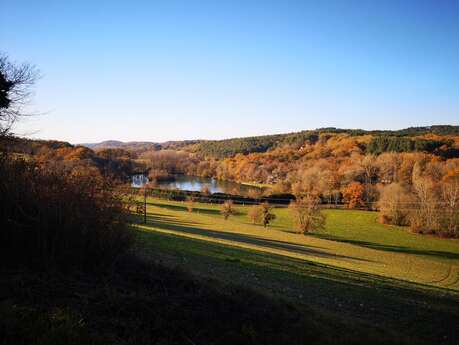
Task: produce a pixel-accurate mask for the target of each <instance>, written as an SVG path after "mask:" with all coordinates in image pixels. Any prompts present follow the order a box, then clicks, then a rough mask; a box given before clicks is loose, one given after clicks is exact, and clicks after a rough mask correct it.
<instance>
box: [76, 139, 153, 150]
mask: <svg viewBox="0 0 459 345" xmlns="http://www.w3.org/2000/svg"><path fill="white" fill-rule="evenodd" d="M80 145H81V146H86V147H88V148H90V149H92V150H103V149H125V150H130V149H134V150H137V149H142V148H144V149H145V148H148V149H160V146H159V144H158V143H154V142H150V141H129V142H123V141H119V140H106V141H102V142H100V143H85V144H80Z"/></svg>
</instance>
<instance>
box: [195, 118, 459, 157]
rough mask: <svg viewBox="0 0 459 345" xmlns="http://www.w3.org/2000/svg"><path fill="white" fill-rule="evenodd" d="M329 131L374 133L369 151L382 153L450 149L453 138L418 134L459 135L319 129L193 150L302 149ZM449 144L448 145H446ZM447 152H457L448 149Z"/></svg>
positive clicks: (435, 130)
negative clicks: (288, 147) (287, 146)
mask: <svg viewBox="0 0 459 345" xmlns="http://www.w3.org/2000/svg"><path fill="white" fill-rule="evenodd" d="M327 134H347V135H349V136H364V135H371V136H373V139H372V140H371V141H370V143H369V144H368V147H367V152H368V153H372V154H380V153H382V152H430V153H438V152H439V151H438V149H439V148H440V147H443V148H444V149H448V148H451V145H452V143H451V141H450V140H449V139H447V138H442V139H441V140H432V139H423V138H419V136H423V135H424V136H425V135H436V136H459V126H449V125H439V126H429V127H410V128H406V129H401V130H395V131H390V130H375V131H366V130H362V129H340V128H334V127H329V128H319V129H316V130H306V131H301V132H296V133H288V134H275V135H264V136H256V137H246V138H234V139H225V140H211V141H204V142H201V143H200V144H198V145H197V147H194V150H195V151H197V152H199V153H201V154H203V155H205V156H209V157H217V158H226V157H232V156H235V155H237V154H248V153H256V152H258V153H260V152H266V151H269V150H271V149H274V148H278V147H282V146H286V145H289V146H293V147H296V148H300V147H302V146H303V145H305V144H315V143H316V142H318V141H319V139H320V138H324V139H325V140H326V138H327ZM445 145H446V146H445ZM448 152H449V153H448V155H449V156H451V157H453V156H456V155H457V152H455V151H451V150H450V151H448Z"/></svg>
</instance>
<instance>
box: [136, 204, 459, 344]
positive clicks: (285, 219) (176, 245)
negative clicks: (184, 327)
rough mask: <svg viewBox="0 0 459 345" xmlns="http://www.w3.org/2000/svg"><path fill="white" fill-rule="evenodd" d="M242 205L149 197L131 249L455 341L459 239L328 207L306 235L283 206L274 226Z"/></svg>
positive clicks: (414, 333)
mask: <svg viewBox="0 0 459 345" xmlns="http://www.w3.org/2000/svg"><path fill="white" fill-rule="evenodd" d="M236 209H237V215H235V216H231V217H229V219H228V220H227V221H225V220H224V219H223V217H222V215H221V214H220V211H219V206H218V205H211V204H199V203H197V204H195V205H194V209H193V211H192V212H189V211H188V210H187V207H186V204H184V203H182V202H173V201H165V200H159V199H149V200H148V207H147V211H148V219H147V224H145V225H144V224H140V223H139V224H136V225H135V228H136V229H137V230H138V231H137V232H138V236H137V241H136V245H135V251H136V252H137V254H139V255H140V256H141V257H144V258H147V259H150V260H154V261H155V262H159V263H161V264H163V265H166V266H170V267H179V268H181V269H184V270H187V271H191V272H192V273H193V274H195V275H197V276H200V277H203V278H208V279H216V280H218V281H220V282H222V283H223V284H228V285H233V284H237V285H240V286H243V287H247V288H250V289H254V290H256V291H257V292H261V293H264V294H268V295H272V296H276V297H279V298H282V299H286V300H289V301H292V302H294V303H297V304H301V305H307V306H308V307H311V308H313V309H314V310H318V311H320V312H325V313H330V314H334V315H340V317H343V316H344V317H345V318H348V319H350V320H360V321H366V322H371V323H372V324H378V325H379V326H381V327H383V329H385V330H387V331H389V330H390V332H395V333H396V334H397V333H399V332H400V334H404V335H406V336H408V337H415V339H417V341H419V343H422V342H423V341H427V342H434V343H450V342H452V343H454V341H453V339H454V337H457V336H458V334H457V327H456V325H457V319H458V317H459V273H458V272H459V241H457V240H453V239H441V238H437V237H432V236H425V235H419V234H413V233H410V232H409V231H408V230H407V228H403V227H396V226H388V225H382V224H379V223H378V222H377V217H378V213H376V212H369V211H355V210H352V211H351V210H331V209H330V210H325V211H324V212H325V214H326V216H327V222H326V227H325V229H323V230H321V231H318V232H315V233H312V234H309V235H302V234H297V233H295V230H294V226H293V222H292V218H291V216H290V213H289V210H288V209H286V208H277V209H275V210H274V213H275V214H276V216H277V217H276V220H275V221H274V222H273V223H272V225H270V226H269V227H268V228H263V227H262V226H260V225H254V224H252V223H251V222H250V220H249V218H248V217H247V212H248V206H236ZM433 314H435V315H436V317H435V318H432V315H433Z"/></svg>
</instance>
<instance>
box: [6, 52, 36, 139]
mask: <svg viewBox="0 0 459 345" xmlns="http://www.w3.org/2000/svg"><path fill="white" fill-rule="evenodd" d="M37 78H38V71H37V69H36V68H35V66H33V65H30V64H28V63H23V64H17V63H13V62H11V61H10V60H9V59H8V57H7V56H6V55H5V54H1V53H0V136H6V135H7V134H9V132H10V130H11V127H12V125H13V124H14V123H15V122H16V121H17V120H18V118H19V117H21V116H24V115H26V114H25V112H24V106H25V105H26V104H27V103H28V102H29V100H30V96H31V95H32V91H31V88H32V86H33V85H34V83H35V81H36V80H37Z"/></svg>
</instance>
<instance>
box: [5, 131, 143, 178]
mask: <svg viewBox="0 0 459 345" xmlns="http://www.w3.org/2000/svg"><path fill="white" fill-rule="evenodd" d="M0 149H1V151H3V152H6V153H8V154H10V155H15V156H16V157H20V158H22V159H25V160H28V161H33V162H36V163H37V164H39V165H41V166H46V167H48V168H53V169H55V170H62V171H81V172H83V171H84V172H88V173H91V174H93V175H94V176H104V177H109V178H110V179H111V180H114V181H119V182H126V181H127V179H128V178H129V176H130V175H131V174H133V173H135V172H140V171H144V170H145V166H144V165H143V164H142V163H141V162H139V161H138V160H136V159H135V158H136V154H135V153H132V152H129V151H126V150H123V149H120V148H113V149H101V150H98V151H97V152H96V151H93V150H91V149H89V148H87V147H84V146H79V145H76V146H74V145H71V144H70V143H67V142H62V141H54V140H50V141H47V140H30V139H22V138H15V137H8V138H4V139H3V141H2V143H0Z"/></svg>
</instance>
